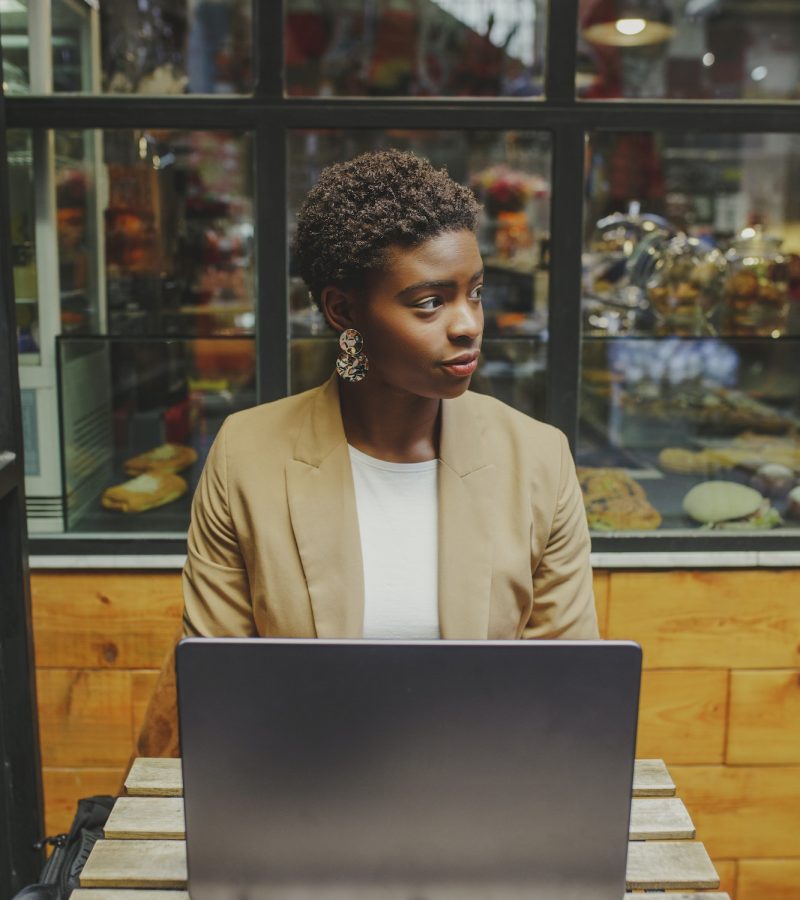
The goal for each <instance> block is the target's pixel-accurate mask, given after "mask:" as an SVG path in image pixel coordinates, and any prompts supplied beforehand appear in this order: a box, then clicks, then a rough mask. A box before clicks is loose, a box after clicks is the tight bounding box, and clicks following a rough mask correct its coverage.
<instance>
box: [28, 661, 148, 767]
mask: <svg viewBox="0 0 800 900" xmlns="http://www.w3.org/2000/svg"><path fill="white" fill-rule="evenodd" d="M36 684H37V692H38V700H39V737H40V742H41V750H42V765H43V766H56V767H85V768H117V767H119V766H124V765H125V764H126V763H127V761H128V758H129V757H130V754H131V749H132V747H133V737H132V719H131V673H130V672H128V671H114V670H81V669H39V670H38V671H37V674H36Z"/></svg>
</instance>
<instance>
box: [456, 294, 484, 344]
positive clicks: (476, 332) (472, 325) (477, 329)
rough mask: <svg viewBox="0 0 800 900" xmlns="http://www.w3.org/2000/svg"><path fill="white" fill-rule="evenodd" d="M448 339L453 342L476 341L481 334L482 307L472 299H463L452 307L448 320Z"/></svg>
mask: <svg viewBox="0 0 800 900" xmlns="http://www.w3.org/2000/svg"><path fill="white" fill-rule="evenodd" d="M449 331H450V337H451V339H453V340H457V339H459V338H461V339H464V338H469V339H470V340H471V341H474V340H476V339H477V338H479V337H480V336H481V334H482V333H483V307H482V306H481V304H480V302H477V303H476V302H475V300H474V299H470V298H465V299H464V300H461V301H459V302H458V303H456V304H455V305H454V308H453V315H452V317H451V319H450V328H449Z"/></svg>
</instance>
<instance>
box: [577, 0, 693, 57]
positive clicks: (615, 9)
mask: <svg viewBox="0 0 800 900" xmlns="http://www.w3.org/2000/svg"><path fill="white" fill-rule="evenodd" d="M676 30H677V29H676V28H675V27H674V25H673V24H672V13H671V11H670V9H669V7H668V4H667V3H666V2H665V0H617V2H610V3H609V2H604V0H600V2H598V3H597V4H595V6H594V7H593V8H592V9H591V10H590V11H589V13H588V15H586V17H585V18H584V23H583V37H584V38H585V39H586V40H587V41H589V42H590V43H592V44H600V45H603V46H607V47H645V46H647V45H650V44H663V43H665V42H666V41H669V40H671V39H672V38H673V37H674V36H675V34H676Z"/></svg>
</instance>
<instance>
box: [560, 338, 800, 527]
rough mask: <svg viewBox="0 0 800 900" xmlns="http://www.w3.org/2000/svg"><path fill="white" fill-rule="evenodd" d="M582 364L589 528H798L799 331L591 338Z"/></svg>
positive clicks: (583, 474)
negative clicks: (789, 333)
mask: <svg viewBox="0 0 800 900" xmlns="http://www.w3.org/2000/svg"><path fill="white" fill-rule="evenodd" d="M581 375H582V378H581V417H580V423H579V434H578V446H577V453H576V461H577V464H578V467H579V468H578V471H579V477H580V480H581V484H582V486H583V488H584V497H585V502H586V509H587V514H588V517H589V525H590V528H591V529H592V530H594V531H596V532H602V533H611V532H619V533H629V532H645V531H647V532H656V531H658V532H659V533H666V532H669V533H671V534H678V535H683V536H688V535H693V536H702V535H703V534H711V533H714V534H719V533H720V532H723V533H724V532H728V533H730V532H741V531H742V530H745V531H765V530H772V529H776V531H778V532H786V533H791V534H792V535H795V536H800V503H798V500H800V334H798V335H796V336H792V337H787V338H784V339H782V340H780V341H777V340H775V339H772V338H738V337H728V338H712V337H698V338H695V337H670V338H663V339H662V338H650V337H633V338H632V337H625V338H601V337H595V338H588V339H587V340H586V341H585V342H584V345H583V358H582V363H581ZM745 489H746V490H745Z"/></svg>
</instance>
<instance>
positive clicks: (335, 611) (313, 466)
mask: <svg viewBox="0 0 800 900" xmlns="http://www.w3.org/2000/svg"><path fill="white" fill-rule="evenodd" d="M286 490H287V495H288V501H289V515H290V517H291V521H292V529H293V530H294V536H295V541H296V542H297V549H298V551H299V553H300V559H301V562H302V564H303V571H304V573H305V577H306V583H307V585H308V592H309V595H310V597H311V607H312V611H313V615H314V624H315V627H316V630H317V637H320V638H360V637H362V635H363V628H364V573H363V567H362V561H361V538H360V535H359V531H358V514H357V512H356V501H355V490H354V488H353V473H352V469H351V467H350V456H349V453H348V451H347V439H346V437H345V434H344V428H343V426H342V416H341V411H340V409H339V389H338V385H337V383H336V380H335V376H333V377H332V378H331V379H330V380H329V381H328V382H326V384H324V385H323V386H322V387H321V388H320V390H319V392H318V393H317V394H316V396H315V397H314V399H313V400H312V401H311V407H310V409H309V411H308V414H307V416H306V419H305V421H304V423H303V425H302V427H301V429H300V433H299V435H298V439H297V443H296V445H295V452H294V458H293V459H291V460H290V461H289V463H288V465H287V468H286Z"/></svg>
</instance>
